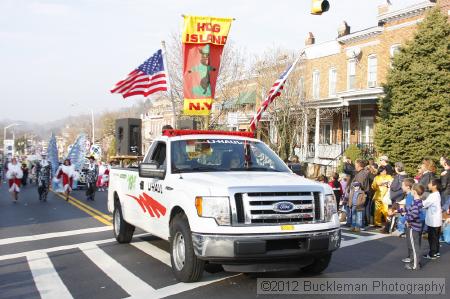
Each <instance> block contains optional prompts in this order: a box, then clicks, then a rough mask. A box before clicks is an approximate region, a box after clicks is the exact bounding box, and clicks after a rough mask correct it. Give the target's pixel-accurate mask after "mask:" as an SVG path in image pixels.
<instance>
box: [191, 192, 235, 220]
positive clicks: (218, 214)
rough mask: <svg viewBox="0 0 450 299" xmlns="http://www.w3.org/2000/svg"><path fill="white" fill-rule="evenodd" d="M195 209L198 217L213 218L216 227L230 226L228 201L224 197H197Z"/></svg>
mask: <svg viewBox="0 0 450 299" xmlns="http://www.w3.org/2000/svg"><path fill="white" fill-rule="evenodd" d="M195 208H196V209H197V214H198V216H200V217H206V218H214V219H215V220H216V222H217V224H218V225H230V224H231V217H230V199H229V198H228V197H226V196H197V197H196V198H195Z"/></svg>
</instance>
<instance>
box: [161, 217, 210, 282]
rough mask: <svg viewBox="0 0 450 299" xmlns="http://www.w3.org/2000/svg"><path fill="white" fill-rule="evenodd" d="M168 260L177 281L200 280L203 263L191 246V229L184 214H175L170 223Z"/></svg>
mask: <svg viewBox="0 0 450 299" xmlns="http://www.w3.org/2000/svg"><path fill="white" fill-rule="evenodd" d="M170 260H171V263H172V271H173V273H174V275H175V277H176V279H177V280H179V281H182V282H194V281H198V280H200V278H201V277H202V275H203V270H204V269H205V262H204V261H202V260H200V259H198V258H197V256H196V255H195V252H194V247H193V245H192V235H191V229H190V227H189V222H188V220H187V217H186V215H185V214H177V215H175V217H174V218H173V220H172V221H171V223H170Z"/></svg>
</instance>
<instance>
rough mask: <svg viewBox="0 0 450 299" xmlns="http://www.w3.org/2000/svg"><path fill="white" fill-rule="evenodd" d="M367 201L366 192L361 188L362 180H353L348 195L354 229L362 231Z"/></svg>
mask: <svg viewBox="0 0 450 299" xmlns="http://www.w3.org/2000/svg"><path fill="white" fill-rule="evenodd" d="M365 202H366V194H365V193H364V191H363V190H361V183H360V182H353V183H352V187H351V190H350V194H349V197H348V206H349V208H350V210H351V215H352V231H355V232H359V231H361V226H362V215H363V211H364V204H365Z"/></svg>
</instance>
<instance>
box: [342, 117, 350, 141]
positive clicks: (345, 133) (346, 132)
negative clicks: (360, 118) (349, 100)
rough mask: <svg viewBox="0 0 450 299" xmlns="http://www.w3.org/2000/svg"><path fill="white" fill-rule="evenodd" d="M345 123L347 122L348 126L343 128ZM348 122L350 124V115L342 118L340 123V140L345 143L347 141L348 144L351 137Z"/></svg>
mask: <svg viewBox="0 0 450 299" xmlns="http://www.w3.org/2000/svg"><path fill="white" fill-rule="evenodd" d="M345 123H348V126H347V128H345V125H344V124H345ZM350 124H351V122H350V117H346V118H344V120H343V123H342V135H343V136H342V137H343V138H342V141H343V142H344V143H345V142H346V143H347V144H350V137H351V128H350ZM345 129H347V130H345Z"/></svg>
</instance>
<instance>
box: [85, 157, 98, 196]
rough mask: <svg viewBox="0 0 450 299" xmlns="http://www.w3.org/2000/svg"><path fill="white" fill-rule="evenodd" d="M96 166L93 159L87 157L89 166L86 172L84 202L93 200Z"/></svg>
mask: <svg viewBox="0 0 450 299" xmlns="http://www.w3.org/2000/svg"><path fill="white" fill-rule="evenodd" d="M98 168H99V167H98V165H97V164H96V163H95V157H94V156H90V157H89V164H88V166H87V172H86V184H87V190H86V200H92V201H93V200H95V191H96V190H97V186H96V185H97V179H98Z"/></svg>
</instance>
